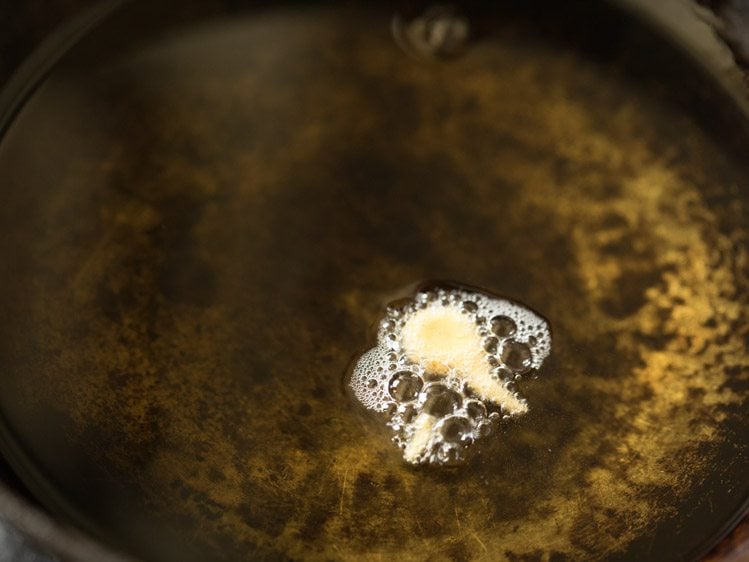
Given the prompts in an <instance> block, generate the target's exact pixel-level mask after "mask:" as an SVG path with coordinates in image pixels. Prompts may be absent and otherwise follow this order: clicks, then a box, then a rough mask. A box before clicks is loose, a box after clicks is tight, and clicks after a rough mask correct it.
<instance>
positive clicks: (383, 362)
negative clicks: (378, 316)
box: [350, 288, 551, 465]
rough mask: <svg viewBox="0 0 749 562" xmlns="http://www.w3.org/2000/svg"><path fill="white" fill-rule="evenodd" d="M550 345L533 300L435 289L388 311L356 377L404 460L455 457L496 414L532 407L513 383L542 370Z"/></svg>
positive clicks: (446, 461) (358, 392)
mask: <svg viewBox="0 0 749 562" xmlns="http://www.w3.org/2000/svg"><path fill="white" fill-rule="evenodd" d="M550 351H551V332H550V330H549V325H548V323H547V322H546V320H544V319H543V318H541V317H540V316H539V315H538V314H536V313H534V312H533V311H531V310H530V309H528V308H527V307H525V306H523V305H521V304H518V303H516V302H512V301H509V300H506V299H501V298H497V297H492V296H489V295H487V294H485V293H481V292H478V291H475V290H467V289H455V288H437V289H429V290H423V291H419V292H417V293H416V295H415V296H414V297H413V298H412V299H410V300H408V301H399V302H398V303H397V304H394V305H391V306H389V307H388V308H387V310H386V312H385V315H384V317H383V319H382V320H381V322H380V325H379V329H378V332H377V345H376V346H375V347H373V348H372V349H370V350H368V351H367V352H365V353H364V354H363V355H362V356H361V357H360V358H359V359H358V361H357V362H356V365H355V366H354V369H353V373H352V375H351V383H350V384H351V388H352V389H353V391H354V395H355V396H356V398H357V399H358V400H359V401H360V402H361V403H362V404H363V405H364V406H365V407H366V408H368V409H370V410H373V411H376V412H380V413H382V414H384V416H385V419H386V424H387V425H388V427H390V428H391V430H392V431H393V441H394V442H395V443H396V444H397V445H398V446H399V447H400V448H401V450H402V452H403V458H404V459H405V460H406V461H407V462H409V463H412V464H432V465H452V464H459V463H461V462H463V461H464V460H465V459H466V458H467V457H468V453H469V451H470V449H471V447H472V445H473V444H474V443H475V442H476V441H478V440H479V439H480V438H482V437H486V436H488V435H490V434H491V433H492V432H493V430H494V424H495V423H496V422H497V421H498V420H499V419H501V418H504V419H508V418H510V417H512V416H516V415H521V414H523V413H525V412H527V411H528V404H527V402H526V401H525V399H523V398H522V397H521V396H520V395H519V394H518V393H517V391H516V390H515V387H514V381H517V380H519V379H520V378H521V377H522V376H524V375H528V374H531V373H535V372H537V370H538V369H539V368H540V367H541V365H542V363H543V361H544V359H546V357H547V356H548V354H549V352H550Z"/></svg>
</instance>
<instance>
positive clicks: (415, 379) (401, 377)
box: [388, 371, 424, 402]
mask: <svg viewBox="0 0 749 562" xmlns="http://www.w3.org/2000/svg"><path fill="white" fill-rule="evenodd" d="M423 385H424V382H423V381H422V380H421V377H419V376H418V375H415V374H413V373H412V372H411V371H400V372H398V373H395V374H394V375H393V376H392V378H391V379H390V382H389V384H388V392H389V393H390V396H392V397H393V398H394V399H395V400H397V401H398V402H409V401H411V400H413V399H414V398H416V397H417V396H418V394H419V392H420V391H421V387H422V386H423Z"/></svg>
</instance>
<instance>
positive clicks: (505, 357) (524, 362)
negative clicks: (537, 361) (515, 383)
mask: <svg viewBox="0 0 749 562" xmlns="http://www.w3.org/2000/svg"><path fill="white" fill-rule="evenodd" d="M501 359H502V363H504V364H505V365H507V366H508V367H509V368H510V369H512V370H513V371H516V372H520V373H524V372H526V371H528V370H529V369H530V367H531V350H530V348H529V347H528V346H527V345H525V344H524V343H521V342H519V341H515V340H508V341H506V342H505V343H504V345H503V346H502V355H501Z"/></svg>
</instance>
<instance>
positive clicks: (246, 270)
mask: <svg viewBox="0 0 749 562" xmlns="http://www.w3.org/2000/svg"><path fill="white" fill-rule="evenodd" d="M552 4H553V3H549V4H543V5H542V8H543V9H541V10H536V11H533V9H531V10H530V11H533V14H530V15H529V14H528V13H525V12H524V11H523V10H524V9H523V8H518V7H509V6H505V7H503V8H494V9H489V8H486V7H482V6H481V5H480V4H477V7H475V9H474V8H472V10H473V11H469V12H467V13H466V14H464V15H465V18H466V21H467V22H468V25H469V27H470V33H471V35H470V39H468V40H467V42H466V44H465V45H464V46H463V48H462V49H458V50H456V51H453V50H451V51H450V52H449V55H450V56H448V57H447V58H439V57H438V58H436V59H433V58H429V57H428V56H427V57H423V56H420V55H423V54H424V53H423V52H422V51H419V52H418V53H417V55H419V56H413V55H414V53H413V52H409V49H406V51H405V52H404V49H403V48H402V47H403V45H402V41H401V42H400V43H399V42H398V41H395V40H394V39H393V37H392V35H391V30H392V29H393V16H394V14H393V13H392V12H390V11H385V10H384V9H382V10H381V11H380V10H379V9H375V8H372V7H370V8H363V7H361V6H358V5H356V4H348V5H347V6H346V7H345V8H339V9H335V10H333V9H330V8H327V7H322V6H319V5H305V6H304V7H302V6H299V5H293V6H292V5H289V6H288V7H284V6H274V7H265V8H263V9H257V10H249V11H247V12H240V13H234V12H230V13H226V14H224V15H220V13H223V12H222V9H220V8H218V7H217V8H216V9H215V13H214V12H210V13H209V14H205V13H203V12H204V11H206V10H207V8H205V7H203V8H201V9H200V13H199V11H198V9H197V8H192V7H190V5H189V4H182V7H181V8H179V9H177V8H175V7H174V6H169V7H168V9H163V10H162V9H161V8H160V7H157V6H155V5H151V6H150V7H149V6H145V5H139V4H137V3H136V4H134V5H133V6H131V7H129V8H126V9H124V10H123V11H121V12H118V13H117V14H115V15H114V16H113V17H112V18H111V19H110V20H109V21H108V22H105V23H104V24H102V27H101V28H100V29H99V30H98V31H95V32H94V33H93V34H92V35H91V36H90V37H89V38H88V39H87V40H85V41H83V42H82V43H81V44H80V45H79V46H77V47H76V48H75V49H74V50H72V51H71V52H70V53H69V55H68V56H67V57H66V58H65V59H64V60H63V61H62V63H61V64H60V65H59V66H58V67H56V69H55V70H54V71H53V72H52V73H51V74H50V75H49V77H48V78H47V80H46V81H45V82H44V83H43V84H42V85H41V86H40V87H39V89H38V90H37V91H36V92H35V94H34V95H33V96H32V97H31V98H30V99H29V100H28V102H27V103H26V104H25V106H24V108H23V110H22V111H21V112H20V113H19V114H18V117H17V119H16V121H15V122H14V123H13V125H12V126H11V128H10V129H9V130H8V133H7V134H6V136H5V138H4V139H3V140H2V142H1V143H0V170H2V174H3V177H4V178H5V180H4V181H5V187H4V190H3V195H2V197H3V202H2V204H1V205H0V225H2V227H0V228H2V231H3V236H2V237H0V254H2V255H3V256H4V258H3V269H2V273H1V274H0V283H1V284H2V285H1V287H2V290H1V291H0V295H1V296H0V300H1V302H2V308H0V311H2V312H0V314H1V315H2V316H1V317H0V318H1V319H2V322H0V326H2V329H1V330H2V331H1V333H0V362H1V363H2V373H3V375H2V376H3V392H2V394H1V395H0V408H1V409H2V414H3V418H4V419H5V420H7V424H6V425H7V428H6V429H7V431H6V438H5V439H4V441H5V449H4V452H5V453H6V454H9V455H11V456H12V457H13V459H15V464H16V467H17V469H18V471H19V473H20V474H21V475H22V476H23V477H24V478H25V480H26V481H27V482H28V483H29V484H30V486H31V487H32V488H33V489H34V490H35V491H36V493H37V494H38V495H39V496H40V498H41V499H42V500H44V501H45V502H47V503H48V504H49V505H52V506H53V507H54V508H56V509H57V511H58V512H61V513H64V514H66V515H68V516H69V517H70V518H71V519H73V520H75V521H76V522H77V523H79V524H81V525H83V526H84V527H86V528H87V529H89V530H93V531H94V532H96V533H98V534H99V535H101V536H103V537H105V538H107V539H108V540H110V541H112V542H114V543H115V544H118V545H120V546H121V547H122V548H124V549H126V550H127V551H130V552H135V553H137V554H139V555H142V556H148V557H152V558H156V559H169V558H171V559H179V560H186V559H189V558H190V557H192V558H194V559H200V560H203V559H206V558H227V559H243V558H244V559H259V558H263V557H265V558H268V559H278V558H283V557H290V558H293V559H299V558H308V559H320V560H328V559H379V558H398V559H402V560H424V559H435V558H439V557H443V558H446V559H454V560H479V559H482V558H485V559H492V560H494V559H502V558H506V559H511V560H514V559H520V558H521V557H526V558H529V559H535V558H541V559H547V558H548V559H553V560H562V559H570V560H580V559H600V558H603V557H609V558H616V557H617V556H620V557H629V558H630V559H631V558H639V559H646V558H648V557H650V558H651V559H654V560H660V559H664V558H665V557H675V556H682V555H683V556H690V555H693V554H695V553H696V552H697V551H699V550H700V549H701V548H703V547H704V546H705V545H706V544H707V543H708V542H709V540H710V537H711V536H713V535H714V534H715V533H717V532H719V531H720V529H721V528H722V526H723V525H724V524H725V523H727V522H728V521H729V520H730V518H731V517H732V516H733V515H734V514H735V513H736V512H737V511H738V510H739V508H740V504H741V502H742V498H745V497H746V493H747V490H746V480H745V474H746V470H745V469H746V466H747V449H746V447H747V443H749V437H748V436H747V427H746V421H745V420H744V419H742V417H741V415H740V414H741V411H742V408H745V407H746V388H747V387H746V380H747V371H746V364H747V351H746V350H747V345H746V342H747V323H746V310H747V307H746V304H747V275H746V266H745V264H746V234H747V233H746V224H747V220H746V219H747V211H746V195H747V191H746V185H747V178H748V177H749V173H748V172H747V170H746V169H745V168H744V167H742V166H743V164H742V162H741V160H740V158H738V157H737V156H735V152H734V151H733V148H732V145H731V143H733V144H736V143H738V144H740V143H742V142H746V139H745V137H741V136H740V135H741V133H740V131H739V129H740V126H741V119H743V117H730V116H729V117H730V118H729V117H726V116H727V115H728V112H729V108H730V105H729V104H728V103H727V102H726V100H725V99H724V98H723V97H721V94H720V93H719V92H718V91H717V90H716V89H711V88H712V86H711V85H710V83H709V82H707V81H706V78H704V76H703V75H702V74H700V72H699V70H697V69H696V67H694V66H690V63H688V62H686V61H684V60H683V59H682V58H680V55H678V53H677V52H676V51H675V50H674V49H673V48H672V47H670V46H669V45H668V44H667V43H666V42H664V41H663V40H661V39H659V38H658V37H656V36H654V35H653V34H652V33H651V32H649V31H647V30H646V29H644V28H642V26H641V25H640V24H639V23H637V22H635V21H633V20H630V19H628V18H626V17H624V16H622V15H621V14H618V13H617V12H614V11H613V9H611V8H606V7H604V6H602V5H601V6H598V7H593V6H587V5H583V4H585V3H579V4H578V3H570V4H569V5H566V6H565V8H564V10H567V12H565V13H566V17H565V18H560V17H558V16H559V14H558V13H557V12H556V11H555V9H556V10H559V9H561V8H554V6H553V5H552ZM492 10H496V11H492ZM199 16H200V17H199ZM204 16H205V17H204ZM209 16H210V17H209ZM531 16H532V17H531ZM586 18H590V19H586ZM590 21H596V22H597V24H596V25H595V26H591V25H590V23H589V22H590ZM143 22H148V24H147V25H145V24H144V23H143ZM599 30H600V32H599ZM427 54H429V53H427ZM705 117H708V119H705ZM744 146H745V145H744ZM430 279H451V280H454V281H457V282H459V283H465V284H468V285H471V286H475V287H478V288H480V290H482V291H488V293H490V294H494V295H501V296H502V297H506V298H509V299H511V300H512V301H514V302H519V303H522V304H523V306H527V307H528V308H530V309H532V310H535V311H537V312H538V313H539V314H540V315H542V316H543V317H545V318H546V319H547V320H548V322H549V324H550V326H551V329H552V330H553V334H554V340H553V345H552V352H551V355H550V356H549V357H548V359H547V360H546V362H545V363H544V365H543V366H541V368H540V369H539V376H538V378H532V377H529V378H524V379H522V380H520V381H517V382H516V383H515V384H516V385H517V388H516V389H515V390H517V392H518V393H519V395H521V396H522V397H523V398H524V399H525V400H527V404H528V406H529V409H528V412H527V414H525V415H523V416H519V417H517V418H516V419H515V418H513V419H510V420H506V421H505V422H504V423H499V422H497V424H496V426H494V429H493V432H492V434H491V435H488V436H485V437H484V438H482V440H481V443H480V445H481V446H480V447H478V446H477V450H476V451H475V455H474V456H473V457H472V458H470V459H467V460H466V462H464V463H462V464H460V466H457V467H452V468H450V469H446V468H445V467H440V466H431V467H429V466H425V467H418V468H415V467H412V466H411V465H410V464H408V463H407V462H404V460H403V458H402V455H401V453H400V451H398V449H397V447H394V446H393V445H392V444H391V443H390V437H391V434H390V432H389V430H387V428H384V427H383V426H382V424H381V423H379V422H378V421H377V420H376V419H374V418H373V417H372V416H369V415H368V414H367V412H366V411H365V409H364V408H362V407H361V405H360V404H359V403H358V402H357V401H356V400H355V398H354V395H353V393H352V392H351V391H350V390H349V389H348V387H347V384H348V381H347V380H346V379H345V375H346V373H347V370H348V369H349V367H350V365H351V364H352V361H355V359H356V357H357V356H358V355H359V354H360V353H362V352H364V351H366V350H367V349H369V348H371V347H372V346H373V345H374V344H375V342H376V333H374V332H373V331H372V327H373V326H375V327H376V326H377V325H378V322H379V321H380V319H381V318H382V315H383V314H384V313H385V311H386V306H387V305H388V303H390V302H391V301H392V300H393V298H394V295H395V296H410V295H405V294H400V293H399V291H400V288H401V287H404V286H406V285H409V284H412V283H418V282H421V281H424V280H430ZM497 329H498V330H503V329H506V326H505V327H503V326H501V325H500V324H499V323H498V324H497ZM375 331H376V328H375ZM498 343H499V342H498ZM398 384H400V383H398ZM396 386H398V385H397V384H396ZM406 386H407V385H406ZM394 392H396V394H398V393H400V392H410V391H409V389H408V388H406V387H404V388H402V389H401V388H400V387H399V386H398V388H396V389H395V390H394ZM487 415H488V412H487ZM458 430H460V428H458ZM448 433H450V432H448ZM8 435H10V436H12V437H13V439H15V448H11V447H10V445H9V439H8ZM193 550H194V551H195V552H197V553H195V552H193Z"/></svg>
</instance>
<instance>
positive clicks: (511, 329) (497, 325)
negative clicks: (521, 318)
mask: <svg viewBox="0 0 749 562" xmlns="http://www.w3.org/2000/svg"><path fill="white" fill-rule="evenodd" d="M516 330H517V325H516V324H515V322H514V321H513V319H512V318H508V317H507V316H495V317H494V318H492V332H494V333H495V334H497V336H499V337H500V338H508V337H510V336H511V335H513V334H514V333H515V331H516Z"/></svg>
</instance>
